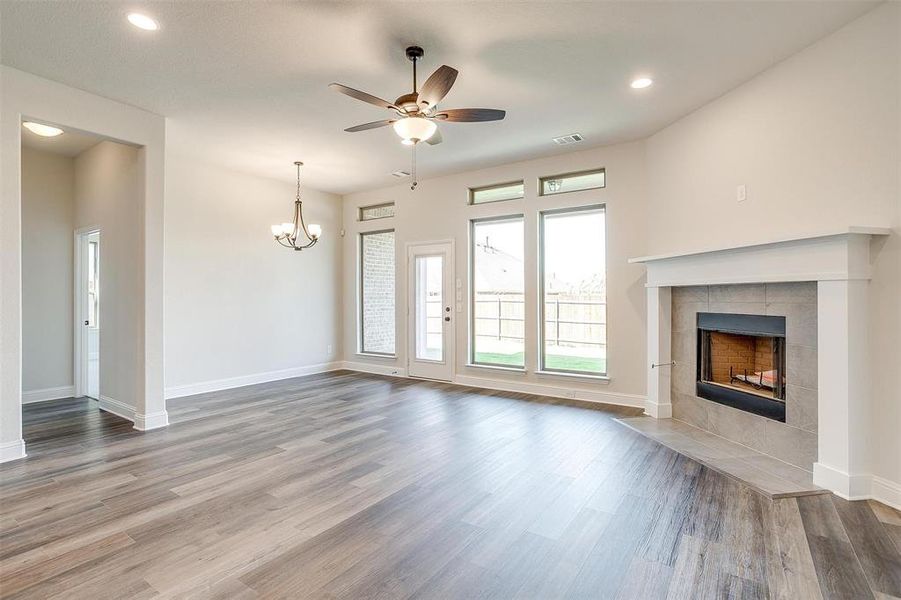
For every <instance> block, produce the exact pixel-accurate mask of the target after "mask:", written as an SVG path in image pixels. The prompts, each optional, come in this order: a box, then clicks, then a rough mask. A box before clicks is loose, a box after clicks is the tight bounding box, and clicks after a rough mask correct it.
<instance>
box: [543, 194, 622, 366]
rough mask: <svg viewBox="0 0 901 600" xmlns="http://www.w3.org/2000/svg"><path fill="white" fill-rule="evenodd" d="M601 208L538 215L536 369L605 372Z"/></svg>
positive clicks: (603, 246) (604, 273) (602, 208)
mask: <svg viewBox="0 0 901 600" xmlns="http://www.w3.org/2000/svg"><path fill="white" fill-rule="evenodd" d="M605 221H606V219H605V213H604V207H603V206H590V207H585V208H576V209H564V210H555V211H547V212H543V213H541V219H540V232H539V233H540V244H541V246H540V251H541V258H540V265H541V277H540V281H541V324H542V327H541V368H542V370H544V371H562V372H569V373H583V374H590V375H606V373H607V277H606V223H605Z"/></svg>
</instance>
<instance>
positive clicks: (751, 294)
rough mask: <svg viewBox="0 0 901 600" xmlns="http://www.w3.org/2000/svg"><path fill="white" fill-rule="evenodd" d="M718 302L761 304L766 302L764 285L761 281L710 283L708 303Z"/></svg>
mask: <svg viewBox="0 0 901 600" xmlns="http://www.w3.org/2000/svg"><path fill="white" fill-rule="evenodd" d="M719 302H727V303H730V304H735V303H739V302H741V303H761V304H762V303H764V302H766V286H765V285H764V284H762V283H750V284H735V285H712V286H710V304H715V303H719Z"/></svg>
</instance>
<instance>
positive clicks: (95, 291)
mask: <svg viewBox="0 0 901 600" xmlns="http://www.w3.org/2000/svg"><path fill="white" fill-rule="evenodd" d="M93 235H94V236H97V235H99V234H96V233H95V234H93ZM87 316H88V319H87V323H85V325H87V326H88V327H98V326H99V323H98V320H99V317H100V243H99V242H97V241H94V240H91V241H88V315H87Z"/></svg>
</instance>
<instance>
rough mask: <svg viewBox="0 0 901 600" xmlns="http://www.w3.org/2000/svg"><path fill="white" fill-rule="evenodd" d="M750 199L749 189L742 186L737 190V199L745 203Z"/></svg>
mask: <svg viewBox="0 0 901 600" xmlns="http://www.w3.org/2000/svg"><path fill="white" fill-rule="evenodd" d="M747 198H748V187H747V186H745V185H740V186H738V187H737V188H736V189H735V199H736V200H738V201H739V202H744V201H745V200H746V199H747Z"/></svg>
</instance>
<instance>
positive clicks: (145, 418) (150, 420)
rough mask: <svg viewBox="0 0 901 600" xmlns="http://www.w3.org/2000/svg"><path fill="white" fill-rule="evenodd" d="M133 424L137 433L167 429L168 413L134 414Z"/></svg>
mask: <svg viewBox="0 0 901 600" xmlns="http://www.w3.org/2000/svg"><path fill="white" fill-rule="evenodd" d="M134 424H135V429H137V430H138V431H149V430H151V429H160V428H162V427H168V425H169V413H168V412H166V411H164V410H163V411H159V412H155V413H153V414H151V415H144V414H140V413H135V418H134Z"/></svg>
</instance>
